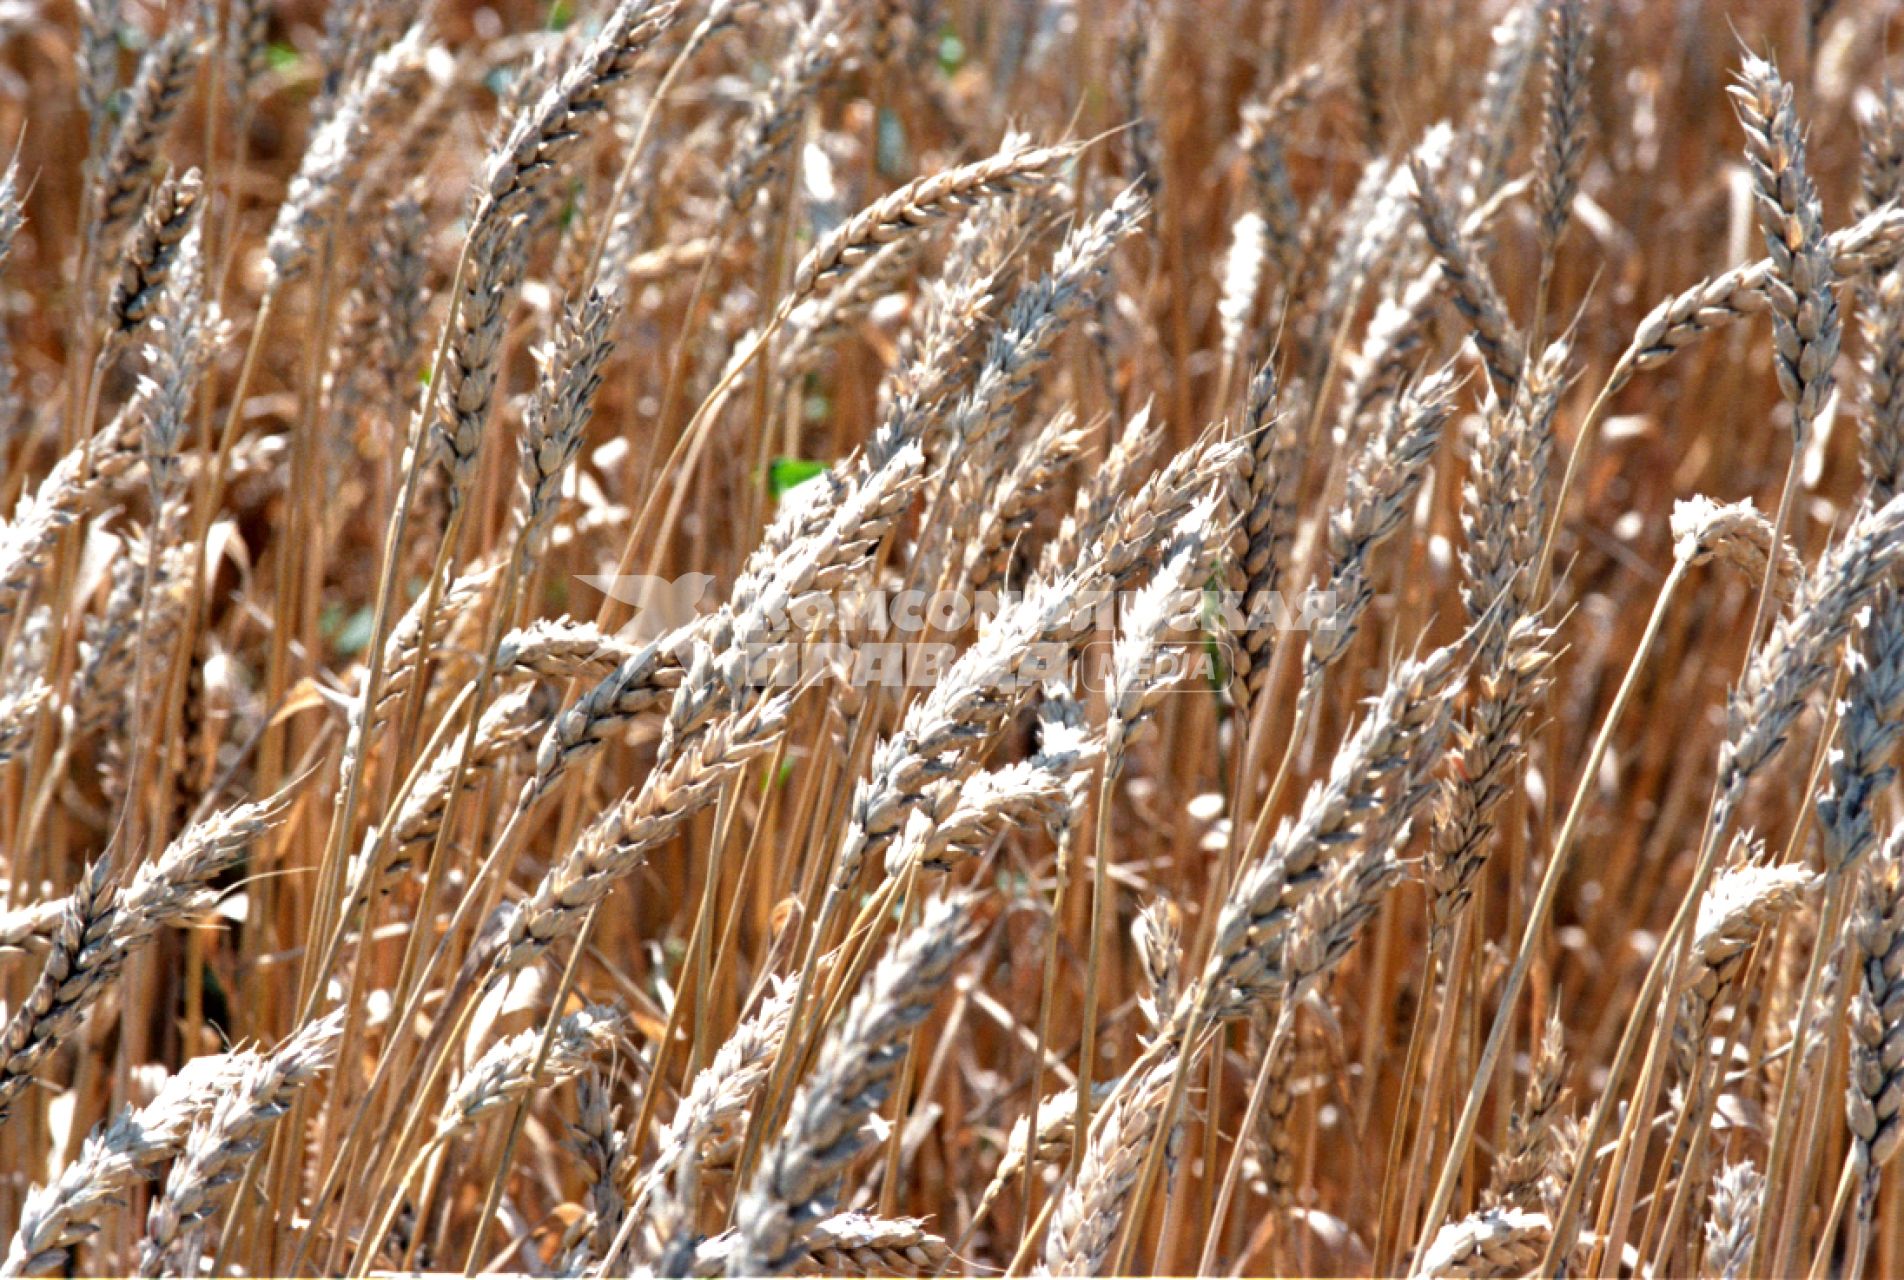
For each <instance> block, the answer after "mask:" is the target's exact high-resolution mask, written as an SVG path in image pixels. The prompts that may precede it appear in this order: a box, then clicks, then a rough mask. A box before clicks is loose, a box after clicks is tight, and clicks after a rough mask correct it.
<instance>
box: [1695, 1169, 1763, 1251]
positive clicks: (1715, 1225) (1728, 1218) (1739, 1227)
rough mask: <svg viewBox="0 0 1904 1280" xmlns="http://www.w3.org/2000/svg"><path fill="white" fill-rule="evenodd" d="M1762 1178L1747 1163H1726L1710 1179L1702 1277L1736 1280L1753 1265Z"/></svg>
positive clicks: (1761, 1193) (1761, 1195) (1761, 1198)
mask: <svg viewBox="0 0 1904 1280" xmlns="http://www.w3.org/2000/svg"><path fill="white" fill-rule="evenodd" d="M1764 1197H1765V1179H1764V1178H1762V1177H1760V1176H1759V1174H1758V1171H1757V1170H1755V1169H1754V1168H1753V1167H1752V1162H1751V1161H1750V1160H1745V1161H1741V1162H1739V1163H1738V1164H1728V1165H1726V1166H1725V1167H1724V1168H1722V1169H1721V1170H1719V1172H1718V1173H1717V1174H1715V1175H1714V1176H1713V1179H1712V1214H1711V1216H1710V1217H1708V1218H1707V1219H1706V1265H1705V1269H1704V1271H1703V1272H1702V1274H1704V1275H1708V1276H1713V1277H1716V1278H1717V1280H1739V1278H1740V1277H1742V1276H1744V1275H1745V1274H1746V1268H1747V1267H1749V1266H1751V1265H1752V1246H1753V1243H1754V1242H1755V1241H1756V1240H1757V1238H1758V1221H1759V1206H1760V1203H1761V1202H1762V1201H1763V1199H1764Z"/></svg>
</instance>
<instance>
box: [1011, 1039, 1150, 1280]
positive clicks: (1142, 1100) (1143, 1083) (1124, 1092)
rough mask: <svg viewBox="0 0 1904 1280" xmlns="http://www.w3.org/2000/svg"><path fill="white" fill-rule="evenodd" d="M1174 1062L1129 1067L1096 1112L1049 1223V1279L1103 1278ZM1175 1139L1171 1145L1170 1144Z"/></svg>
mask: <svg viewBox="0 0 1904 1280" xmlns="http://www.w3.org/2000/svg"><path fill="white" fill-rule="evenodd" d="M1176 1065H1177V1062H1176V1058H1175V1056H1173V1055H1169V1054H1165V1055H1163V1056H1162V1057H1161V1058H1160V1059H1159V1060H1158V1061H1157V1062H1156V1063H1155V1064H1153V1065H1151V1066H1149V1067H1147V1068H1142V1069H1140V1068H1135V1067H1134V1068H1132V1071H1131V1074H1129V1075H1126V1076H1125V1077H1124V1078H1123V1079H1122V1080H1121V1081H1119V1082H1118V1084H1117V1087H1116V1088H1115V1089H1113V1090H1112V1092H1111V1097H1110V1099H1109V1101H1107V1102H1106V1103H1105V1104H1104V1106H1103V1107H1102V1108H1100V1109H1099V1110H1098V1111H1097V1112H1095V1119H1094V1120H1093V1121H1092V1124H1091V1136H1090V1140H1089V1141H1088V1142H1087V1143H1086V1144H1085V1148H1084V1157H1083V1159H1082V1161H1081V1162H1080V1163H1079V1164H1078V1168H1077V1174H1076V1177H1075V1178H1074V1179H1073V1180H1072V1183H1071V1185H1070V1186H1068V1187H1066V1188H1065V1190H1064V1192H1063V1194H1062V1196H1061V1198H1060V1199H1059V1201H1058V1207H1057V1210H1056V1211H1055V1212H1054V1213H1053V1215H1052V1218H1051V1234H1050V1235H1049V1236H1048V1237H1047V1238H1046V1241H1045V1256H1044V1264H1045V1266H1046V1268H1048V1269H1049V1270H1050V1272H1051V1273H1052V1274H1054V1275H1061V1276H1086V1275H1102V1274H1103V1273H1104V1268H1105V1266H1106V1264H1108V1263H1109V1261H1110V1253H1111V1246H1112V1245H1113V1244H1114V1243H1115V1242H1116V1239H1117V1233H1118V1228H1119V1227H1120V1226H1121V1225H1122V1223H1123V1220H1124V1214H1125V1212H1126V1211H1127V1210H1128V1209H1129V1208H1130V1207H1131V1206H1130V1196H1131V1191H1132V1189H1133V1188H1134V1187H1135V1186H1136V1185H1137V1179H1138V1176H1139V1174H1140V1173H1141V1172H1142V1170H1143V1165H1144V1160H1145V1157H1146V1155H1147V1154H1148V1153H1149V1151H1150V1144H1151V1143H1152V1141H1154V1140H1155V1137H1156V1133H1157V1126H1158V1125H1159V1124H1161V1123H1163V1111H1164V1103H1165V1099H1166V1098H1167V1097H1168V1096H1169V1093H1170V1079H1171V1075H1172V1074H1173V1072H1174V1070H1175V1068H1176ZM1174 1136H1175V1135H1173V1139H1172V1145H1174Z"/></svg>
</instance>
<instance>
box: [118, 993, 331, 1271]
mask: <svg viewBox="0 0 1904 1280" xmlns="http://www.w3.org/2000/svg"><path fill="white" fill-rule="evenodd" d="M343 1029H344V1012H343V1010H341V1009H340V1010H338V1011H337V1012H335V1013H332V1014H330V1015H328V1016H327V1017H324V1018H321V1019H319V1020H318V1021H316V1022H311V1023H307V1024H306V1025H304V1026H303V1027H300V1028H299V1029H298V1030H297V1031H294V1032H293V1033H292V1034H291V1035H290V1036H289V1037H288V1038H287V1039H286V1040H285V1041H284V1042H283V1043H282V1044H280V1045H279V1046H278V1047H277V1048H276V1049H274V1050H273V1051H272V1052H271V1053H269V1054H268V1055H262V1056H261V1057H260V1058H259V1059H258V1060H257V1061H255V1062H253V1063H251V1064H249V1065H248V1066H247V1067H246V1068H245V1071H244V1073H243V1074H242V1075H240V1076H239V1077H238V1078H237V1079H236V1080H235V1081H234V1082H233V1084H232V1085H231V1087H230V1089H229V1091H228V1092H226V1093H224V1094H223V1096H221V1097H220V1098H219V1099H218V1101H217V1102H216V1103H215V1104H213V1106H212V1108H211V1110H210V1111H209V1112H208V1113H207V1114H206V1115H205V1116H204V1117H203V1118H201V1119H200V1120H198V1121H197V1122H196V1123H195V1124H193V1125H192V1130H191V1132H190V1133H189V1134H188V1135H187V1136H186V1139H185V1146H184V1149H183V1151H182V1152H181V1153H180V1156H179V1161H178V1163H177V1164H175V1165H173V1166H172V1172H171V1174H170V1175H168V1176H167V1178H166V1180H165V1191H164V1194H162V1195H160V1196H159V1197H158V1198H157V1199H155V1200H153V1202H152V1209H151V1212H150V1213H148V1214H147V1215H146V1237H145V1240H144V1242H143V1243H141V1245H140V1246H139V1274H140V1275H143V1276H156V1275H159V1274H160V1273H161V1272H162V1271H163V1270H166V1269H172V1270H177V1271H179V1272H180V1273H182V1274H185V1275H196V1274H198V1253H199V1241H200V1239H201V1238H202V1236H203V1235H204V1231H205V1225H206V1223H207V1221H208V1220H209V1219H210V1218H211V1217H212V1216H213V1215H215V1214H216V1213H217V1212H218V1211H219V1210H220V1209H221V1208H223V1207H224V1200H225V1196H226V1194H227V1191H228V1189H229V1188H230V1187H231V1186H232V1184H233V1183H235V1182H237V1181H238V1179H239V1177H240V1176H242V1174H243V1172H244V1168H245V1166H246V1165H247V1164H249V1163H250V1161H251V1157H252V1156H254V1155H256V1154H257V1153H258V1151H260V1150H261V1149H262V1148H263V1146H264V1142H265V1138H266V1136H267V1135H268V1134H269V1133H270V1131H271V1129H272V1127H273V1126H274V1125H276V1124H277V1122H278V1121H279V1120H281V1119H283V1118H284V1116H285V1115H286V1114H287V1113H288V1112H289V1111H290V1109H291V1104H292V1102H293V1101H294V1100H295V1099H296V1097H297V1095H298V1093H299V1092H300V1091H301V1090H303V1089H304V1088H305V1086H307V1085H309V1084H310V1083H311V1082H312V1081H313V1080H315V1079H316V1078H317V1077H318V1076H320V1075H322V1074H323V1073H324V1072H325V1071H327V1070H329V1068H330V1066H331V1063H332V1060H333V1059H334V1058H335V1056H336V1053H337V1039H338V1037H339V1036H340V1035H341V1034H342V1033H343Z"/></svg>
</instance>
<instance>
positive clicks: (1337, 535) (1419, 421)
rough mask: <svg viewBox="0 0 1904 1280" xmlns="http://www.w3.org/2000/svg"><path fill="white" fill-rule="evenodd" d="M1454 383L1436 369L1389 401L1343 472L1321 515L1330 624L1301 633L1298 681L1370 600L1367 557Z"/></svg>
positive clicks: (1348, 633) (1417, 469)
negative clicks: (1338, 496) (1325, 524)
mask: <svg viewBox="0 0 1904 1280" xmlns="http://www.w3.org/2000/svg"><path fill="white" fill-rule="evenodd" d="M1454 387H1455V379H1454V373H1453V371H1452V370H1450V369H1443V370H1441V371H1440V372H1438V373H1435V374H1432V375H1430V376H1429V377H1427V378H1425V379H1423V380H1422V381H1421V382H1420V383H1418V384H1417V385H1416V386H1415V387H1413V388H1411V389H1410V390H1409V391H1408V392H1406V393H1405V394H1404V395H1403V396H1402V397H1401V398H1400V399H1398V400H1396V401H1395V402H1394V403H1393V404H1392V405H1390V406H1389V409H1388V412H1387V413H1386V414H1385V415H1384V417H1383V420H1382V423H1381V425H1380V426H1379V427H1378V428H1377V430H1376V432H1375V434H1374V435H1373V436H1371V437H1370V439H1369V441H1368V443H1367V445H1366V446H1365V447H1364V448H1363V449H1362V451H1361V452H1360V453H1359V454H1358V455H1357V456H1356V458H1355V461H1354V463H1353V464H1352V465H1351V467H1350V469H1349V476H1348V480H1347V482H1346V484H1345V486H1344V489H1343V493H1342V501H1341V504H1340V506H1339V507H1338V508H1337V510H1336V511H1335V513H1334V514H1333V515H1332V516H1331V517H1330V518H1329V532H1328V555H1329V577H1328V581H1327V583H1326V584H1325V585H1324V587H1323V590H1324V591H1325V592H1327V593H1328V595H1329V596H1330V597H1332V599H1333V602H1334V607H1333V611H1332V613H1331V615H1330V622H1331V624H1332V625H1330V626H1328V627H1324V628H1320V629H1316V630H1312V631H1310V633H1309V644H1308V653H1307V654H1306V656H1305V657H1304V660H1303V681H1304V684H1305V686H1310V685H1314V684H1315V683H1316V682H1318V681H1319V680H1320V679H1321V677H1322V674H1323V673H1324V672H1325V671H1326V670H1327V669H1328V668H1329V667H1330V666H1331V665H1332V664H1334V663H1335V662H1336V661H1337V660H1339V659H1340V658H1341V657H1342V655H1343V654H1344V653H1346V652H1347V651H1348V647H1349V642H1350V641H1351V640H1353V639H1354V638H1355V635H1356V631H1357V628H1358V627H1359V626H1360V623H1361V619H1362V616H1363V614H1365V613H1366V612H1367V611H1368V607H1369V605H1370V603H1371V602H1372V601H1373V600H1374V598H1375V587H1374V584H1373V582H1372V580H1371V578H1370V572H1369V557H1370V555H1371V554H1372V553H1373V552H1374V550H1375V549H1376V548H1377V547H1379V546H1380V545H1381V544H1382V543H1383V542H1385V541H1387V540H1388V539H1389V538H1391V537H1393V536H1394V534H1395V532H1396V531H1397V530H1398V529H1400V528H1401V526H1402V521H1403V520H1404V519H1405V518H1406V517H1407V515H1408V510H1409V507H1410V504H1411V503H1412V502H1413V501H1414V497H1415V494H1416V493H1417V492H1419V491H1420V489H1421V485H1422V481H1423V480H1424V479H1425V478H1426V477H1427V473H1428V464H1429V462H1430V461H1432V460H1433V458H1434V455H1435V451H1436V449H1437V447H1438V446H1439V445H1440V443H1441V429H1442V427H1444V426H1445V425H1446V424H1447V422H1448V419H1449V417H1450V416H1451V415H1452V413H1453V412H1454V404H1453V395H1454ZM1311 696H1313V693H1312V694H1311Z"/></svg>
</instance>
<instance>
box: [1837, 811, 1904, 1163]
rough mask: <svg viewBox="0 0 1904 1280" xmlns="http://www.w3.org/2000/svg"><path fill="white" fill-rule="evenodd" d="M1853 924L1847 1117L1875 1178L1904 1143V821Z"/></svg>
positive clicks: (1868, 878)
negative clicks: (1855, 960) (1903, 1054)
mask: <svg viewBox="0 0 1904 1280" xmlns="http://www.w3.org/2000/svg"><path fill="white" fill-rule="evenodd" d="M1854 928H1855V929H1856V931H1857V938H1858V943H1859V945H1860V947H1861V948H1862V950H1863V953H1864V958H1863V961H1862V962H1861V963H1860V964H1859V966H1858V985H1857V989H1856V990H1855V991H1854V992H1853V994H1852V997H1851V1015H1850V1039H1851V1064H1850V1072H1849V1077H1850V1078H1849V1084H1848V1086H1847V1088H1846V1096H1845V1119H1846V1123H1847V1125H1848V1126H1849V1127H1850V1129H1851V1134H1852V1149H1853V1158H1854V1159H1855V1160H1856V1162H1857V1164H1858V1166H1859V1167H1860V1168H1861V1169H1863V1170H1864V1171H1865V1176H1866V1178H1867V1179H1868V1180H1870V1181H1871V1182H1873V1183H1875V1180H1876V1178H1877V1174H1878V1170H1879V1169H1880V1168H1881V1167H1882V1166H1883V1165H1885V1164H1886V1163H1887V1162H1889V1161H1890V1160H1891V1159H1892V1157H1894V1156H1895V1155H1896V1154H1897V1151H1898V1148H1899V1147H1900V1146H1904V1105H1901V1103H1904V1067H1900V1065H1899V1063H1900V1046H1904V829H1900V830H1893V831H1892V832H1891V834H1890V835H1889V836H1888V837H1887V838H1886V840H1885V842H1884V845H1883V847H1882V848H1881V849H1880V850H1879V851H1878V852H1877V853H1875V854H1873V855H1872V856H1871V859H1870V866H1869V868H1868V869H1867V870H1866V872H1865V888H1864V893H1863V897H1862V899H1861V901H1860V903H1859V906H1858V908H1857V915H1856V917H1855V924H1854Z"/></svg>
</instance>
